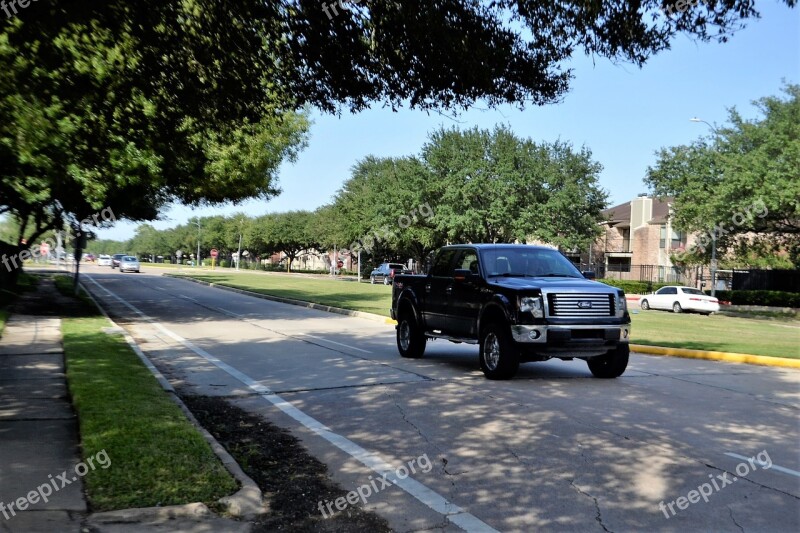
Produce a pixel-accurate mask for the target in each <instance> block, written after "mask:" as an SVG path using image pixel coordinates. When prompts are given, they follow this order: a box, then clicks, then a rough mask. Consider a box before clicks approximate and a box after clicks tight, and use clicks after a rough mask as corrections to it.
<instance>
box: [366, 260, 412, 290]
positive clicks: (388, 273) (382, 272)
mask: <svg viewBox="0 0 800 533" xmlns="http://www.w3.org/2000/svg"><path fill="white" fill-rule="evenodd" d="M395 274H411V271H410V270H409V269H407V268H406V266H405V265H403V264H401V263H383V264H381V266H379V267H378V268H376V269H375V270H373V271H372V272H371V273H370V275H369V282H370V283H372V284H375V283H377V282H378V281H381V282H383V284H384V285H389V284H390V283H391V282H392V278H393V277H394V276H395Z"/></svg>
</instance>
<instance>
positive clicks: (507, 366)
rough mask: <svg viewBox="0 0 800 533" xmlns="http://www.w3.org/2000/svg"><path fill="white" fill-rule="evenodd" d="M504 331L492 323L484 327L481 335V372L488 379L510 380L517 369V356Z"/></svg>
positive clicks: (507, 334)
mask: <svg viewBox="0 0 800 533" xmlns="http://www.w3.org/2000/svg"><path fill="white" fill-rule="evenodd" d="M506 330H507V328H505V327H503V326H502V325H501V324H497V323H494V324H489V325H488V326H486V329H485V330H484V331H483V334H482V335H481V347H480V354H479V358H480V363H481V370H483V375H484V376H486V377H487V378H489V379H511V378H513V377H514V374H516V373H517V370H518V369H519V355H518V354H517V351H516V350H515V349H514V345H513V343H512V341H511V338H510V335H509V332H508V331H506Z"/></svg>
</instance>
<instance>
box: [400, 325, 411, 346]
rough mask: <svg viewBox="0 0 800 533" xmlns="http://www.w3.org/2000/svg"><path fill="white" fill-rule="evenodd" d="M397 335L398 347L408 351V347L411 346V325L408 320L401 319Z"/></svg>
mask: <svg viewBox="0 0 800 533" xmlns="http://www.w3.org/2000/svg"><path fill="white" fill-rule="evenodd" d="M397 335H398V337H397V338H398V339H399V340H400V348H401V349H402V350H403V351H404V352H405V351H408V347H409V346H411V326H410V325H409V324H408V320H403V322H402V323H401V324H400V329H399V330H398V332H397Z"/></svg>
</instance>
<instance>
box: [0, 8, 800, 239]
mask: <svg viewBox="0 0 800 533" xmlns="http://www.w3.org/2000/svg"><path fill="white" fill-rule="evenodd" d="M784 2H785V3H786V4H787V5H789V6H794V5H795V4H796V0H784ZM675 5H676V2H674V0H637V1H631V2H627V1H625V2H620V1H618V0H585V1H577V0H491V1H490V0H403V1H394V0H392V1H387V0H362V1H355V0H341V1H336V2H335V3H334V2H330V3H327V4H324V3H323V2H321V1H320V0H269V1H264V0H137V1H134V2H132V1H129V0H108V1H102V2H94V1H87V0H83V1H74V2H65V1H57V0H52V1H45V0H41V1H39V2H34V3H29V4H28V6H27V7H25V8H21V7H20V8H19V9H16V10H15V13H14V14H13V15H8V14H6V15H8V16H5V17H3V16H0V177H1V178H2V180H1V181H0V214H2V213H10V214H12V215H13V216H14V217H15V218H16V219H17V220H20V221H25V223H24V224H22V225H21V228H22V230H23V233H24V235H23V234H21V235H20V238H22V237H23V236H24V237H27V238H29V239H35V238H36V237H37V236H39V235H41V234H43V233H44V232H46V231H48V230H49V229H52V228H54V227H60V225H61V224H62V223H63V222H64V221H66V222H68V223H70V224H71V225H72V226H73V228H74V229H76V230H78V229H80V220H82V219H83V218H85V217H88V216H91V215H92V214H94V213H96V212H98V211H100V210H101V209H103V208H106V207H109V208H111V209H112V210H113V212H114V213H115V214H116V216H117V218H118V219H123V218H127V219H131V220H151V219H153V218H155V217H157V215H158V213H159V210H160V208H161V207H162V206H164V205H166V204H168V203H171V202H176V201H177V202H184V203H187V204H190V205H199V204H203V203H212V204H213V203H219V202H227V201H233V202H236V201H238V200H243V199H246V198H251V197H262V198H269V197H271V196H274V195H275V194H276V193H277V192H278V187H277V183H276V172H277V168H278V166H279V165H280V163H281V162H282V161H285V160H287V159H291V158H292V157H294V156H295V155H296V154H297V151H298V150H299V149H300V148H301V147H302V146H303V144H304V142H305V132H306V131H307V128H308V123H307V119H306V116H305V114H304V113H303V112H302V111H304V110H305V109H307V108H308V107H311V106H313V107H317V108H319V109H321V110H324V111H327V112H337V111H339V110H341V109H349V110H351V111H359V110H363V109H365V108H367V107H369V106H370V105H373V104H376V103H377V104H379V105H388V106H392V107H393V108H395V107H398V106H401V105H409V106H411V107H412V108H417V109H423V110H429V109H454V110H458V109H463V108H466V107H469V106H471V105H473V104H474V103H475V102H478V101H481V102H485V103H486V104H488V105H489V106H497V105H500V104H503V103H512V104H517V105H520V106H524V105H526V104H546V103H550V102H555V101H558V100H559V98H561V97H562V96H563V95H564V94H565V92H566V91H567V90H568V86H569V80H570V78H571V76H572V73H571V71H570V70H569V68H568V67H567V66H566V63H567V61H568V60H569V59H570V58H571V57H572V56H573V55H574V54H575V53H580V52H583V53H588V54H592V55H597V56H601V57H606V58H610V59H612V60H621V61H629V62H632V63H633V64H636V65H642V64H643V63H644V62H645V61H647V59H648V58H650V57H651V56H652V55H653V54H656V53H658V52H660V51H662V50H665V49H667V48H669V46H670V42H671V41H672V40H673V39H674V37H675V36H676V35H677V34H679V33H681V34H685V35H688V36H690V37H692V38H695V39H698V40H700V41H710V40H720V41H724V40H726V39H727V38H728V36H729V35H730V34H731V33H732V32H733V31H735V30H736V29H738V28H740V27H741V25H742V24H743V23H744V22H745V21H747V20H748V19H750V18H754V17H757V16H758V12H757V11H756V9H755V7H754V6H755V3H754V1H753V0H703V1H701V2H696V1H693V0H692V1H687V2H684V6H683V7H687V6H688V8H687V9H683V10H681V9H678V10H675V9H674V7H675ZM325 6H327V7H328V8H331V7H335V9H334V10H333V11H331V9H325ZM28 221H31V222H30V225H29V224H28ZM15 244H16V243H15Z"/></svg>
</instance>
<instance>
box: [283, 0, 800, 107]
mask: <svg viewBox="0 0 800 533" xmlns="http://www.w3.org/2000/svg"><path fill="white" fill-rule="evenodd" d="M785 1H786V3H787V4H788V5H790V6H794V5H795V3H796V0H785ZM269 3H270V4H271V8H270V9H271V10H272V12H270V13H269V14H268V15H267V16H268V17H270V22H274V26H273V27H274V28H275V29H277V30H278V31H280V35H281V36H283V37H285V38H284V39H282V40H280V41H279V45H278V47H277V49H276V50H275V53H276V55H277V56H278V57H280V59H281V65H282V68H280V76H281V82H282V84H283V85H284V86H286V87H289V92H290V93H291V94H292V95H294V96H295V97H296V98H297V99H298V102H299V103H309V104H312V105H315V106H318V107H320V108H321V109H326V110H334V109H336V108H337V107H338V106H339V105H344V106H346V107H349V108H350V109H352V110H360V109H364V108H366V107H369V106H370V104H371V103H373V102H382V103H384V104H387V105H391V106H392V107H397V106H400V105H402V104H404V103H406V102H407V103H408V104H409V105H410V106H412V107H416V108H420V109H435V108H463V107H468V106H470V105H472V104H473V103H475V102H476V101H477V100H482V101H484V102H486V103H487V104H488V105H489V106H495V105H498V104H502V103H507V102H510V103H514V104H519V105H525V104H531V103H532V104H546V103H551V102H554V101H557V100H558V99H559V98H560V97H561V96H562V95H563V94H564V93H565V92H566V91H567V89H568V84H569V80H570V78H571V76H572V73H571V71H570V70H569V69H568V68H567V67H566V66H565V63H566V62H567V61H568V60H569V59H570V58H571V57H572V55H573V54H575V53H580V52H584V53H587V54H590V55H597V56H600V57H606V58H610V59H612V60H615V61H627V62H631V63H633V64H635V65H638V66H641V65H642V64H644V63H645V62H646V61H647V59H648V58H650V57H651V56H652V55H654V54H656V53H658V52H660V51H663V50H665V49H668V48H669V47H670V42H671V41H672V39H673V38H674V37H675V36H676V35H677V34H678V33H682V34H685V35H688V36H689V37H691V38H695V39H697V40H700V41H712V40H715V41H725V40H727V38H728V37H729V36H730V35H731V34H732V33H733V32H734V31H736V30H737V29H739V28H741V27H742V26H743V24H744V22H745V21H746V20H747V19H749V18H755V17H758V11H757V10H756V9H755V5H754V4H755V3H754V2H753V1H752V0H710V1H709V0H703V1H702V2H698V1H697V0H686V2H685V4H684V5H685V6H686V7H687V9H683V10H681V9H675V4H676V1H675V0H637V1H633V2H629V1H619V0H585V1H576V0H522V1H520V0H492V1H488V0H403V1H386V0H359V1H356V0H342V1H341V2H338V1H336V0H334V1H330V2H327V3H324V2H321V1H320V0H275V1H272V2H269Z"/></svg>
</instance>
